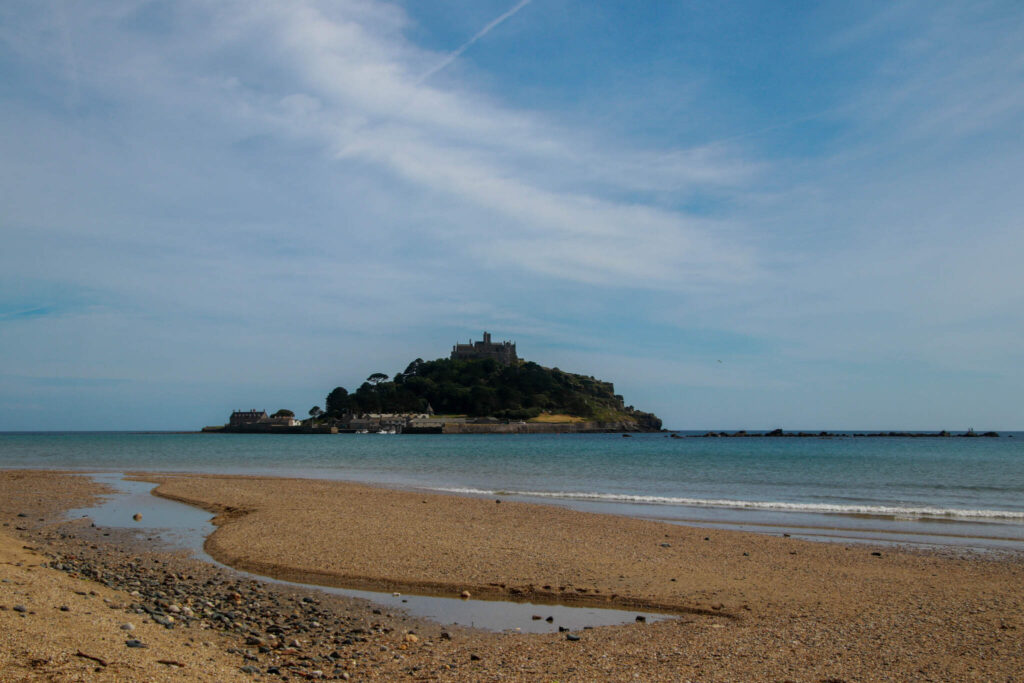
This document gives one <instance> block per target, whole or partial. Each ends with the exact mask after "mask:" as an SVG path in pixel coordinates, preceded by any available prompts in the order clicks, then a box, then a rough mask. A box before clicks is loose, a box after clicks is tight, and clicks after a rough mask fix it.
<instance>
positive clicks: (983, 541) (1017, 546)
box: [0, 432, 1024, 553]
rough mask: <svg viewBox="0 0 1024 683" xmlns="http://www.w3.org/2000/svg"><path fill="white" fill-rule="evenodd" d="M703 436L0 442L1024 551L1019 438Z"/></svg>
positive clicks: (46, 456)
mask: <svg viewBox="0 0 1024 683" xmlns="http://www.w3.org/2000/svg"><path fill="white" fill-rule="evenodd" d="M700 433H703V432H700ZM700 433H688V432H679V434H680V435H681V436H683V438H670V437H669V436H668V435H667V434H665V433H655V434H635V435H632V436H631V437H630V438H623V436H622V435H621V434H551V435H401V434H386V435H385V434H339V435H314V434H309V435H305V434H302V435H295V434H289V435H264V434H194V433H137V432H41V433H25V432H18V433H0V468H44V469H61V470H69V469H70V470H78V471H82V472H90V473H98V474H103V475H106V476H109V475H110V473H120V472H131V471H151V472H152V471H163V472H203V473H223V474H258V475H272V476H288V477H303V478H313V479H332V480H345V481H354V482H364V483H371V484H382V485H387V486H392V487H398V488H402V489H411V490H420V491H432V492H438V493H449V494H454V495H464V496H478V497H488V498H496V499H507V500H522V501H528V502H539V503H546V504H554V505H562V506H567V507H570V508H574V509H578V510H585V511H593V512H600V513H610V514H618V515H627V516H633V517H641V518H648V519H657V520H664V521H668V522H673V523H678V524H686V525H692V526H698V527H703V528H707V529H709V530H713V529H740V530H746V531H753V532H757V533H765V534H774V535H789V536H792V537H797V538H806V539H812V540H821V541H827V542H840V543H872V544H879V543H880V544H896V545H909V546H929V547H936V546H938V547H955V548H973V549H979V550H982V551H1008V552H1013V553H1019V552H1022V551H1024V432H1002V433H1000V436H999V437H998V438H981V437H979V438H959V437H950V438H938V437H885V438H875V437H866V436H836V437H821V438H818V437H812V438H787V437H783V438H778V437H774V438H773V437H745V438H701V437H700V436H698V434H700Z"/></svg>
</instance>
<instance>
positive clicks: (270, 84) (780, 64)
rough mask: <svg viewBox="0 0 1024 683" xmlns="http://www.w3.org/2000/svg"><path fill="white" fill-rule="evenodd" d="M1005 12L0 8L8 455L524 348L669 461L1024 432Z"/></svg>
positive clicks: (1018, 40)
mask: <svg viewBox="0 0 1024 683" xmlns="http://www.w3.org/2000/svg"><path fill="white" fill-rule="evenodd" d="M1022 217H1024V4H1021V3H1020V2H1019V1H1017V0H1010V1H1007V2H1000V1H991V2H970V3H966V2H943V1H941V0H922V1H920V2H917V1H907V2H890V1H885V2H868V1H865V2H857V3H848V2H838V1H837V2H823V3H817V2H815V3H812V2H788V3H779V2H769V1H767V0H766V1H764V2H757V1H742V0H738V1H737V2H731V3H718V2H710V1H707V2H697V1H682V0H681V1H679V2H672V3H653V2H652V3H638V2H626V1H616V2H613V1H610V0H597V1H587V2H581V1H579V0H473V1H472V2H470V1H468V0H431V1H430V2H423V1H414V0H406V1H401V0H396V1H393V2H385V1H381V0H330V1H323V2H318V1H315V0H292V1H290V2H278V1H271V0H237V1H234V0H223V1H219V2H208V1H205V0H174V1H173V2H170V1H167V2H165V1H156V0H154V1H143V0H109V1H106V0H97V1H95V2H74V1H72V0H67V1H57V0H54V1H49V0H38V1H33V2H18V1H15V2H5V3H2V4H0V240H2V241H0V244H2V247H0V430H48V429H69V430H79V429H82V430H88V429H139V430H147V429H169V430H177V429H195V428H198V427H201V426H203V425H206V424H220V423H223V422H225V421H226V420H227V417H228V415H229V414H230V412H231V410H233V409H249V408H257V409H264V408H265V409H267V410H268V411H273V410H276V409H278V408H290V409H292V410H294V411H295V412H296V413H297V414H299V415H305V414H306V413H307V411H308V410H309V409H310V408H311V407H312V406H314V405H320V406H322V405H323V401H324V397H325V395H326V394H327V392H328V391H330V390H331V389H332V388H334V387H335V386H339V385H340V386H345V387H347V388H349V389H350V390H353V389H355V388H356V387H357V386H358V385H359V384H361V383H362V382H363V381H364V379H365V378H366V377H367V376H368V375H369V374H370V373H372V372H377V371H380V372H385V373H387V374H393V373H395V372H397V371H401V370H403V369H404V368H405V366H406V365H407V364H408V363H409V361H411V360H412V359H414V358H417V357H421V358H424V359H431V358H439V357H446V356H447V355H448V353H449V352H450V350H451V346H452V345H453V344H454V343H455V342H465V341H468V340H469V339H470V338H474V339H479V338H480V336H481V333H482V332H483V331H484V330H487V331H489V332H491V333H492V335H493V336H494V338H496V339H499V340H500V339H510V340H514V341H515V342H516V343H517V344H518V350H519V354H520V356H522V357H525V358H527V359H529V360H533V361H536V362H538V363H540V364H541V365H545V366H549V367H559V368H561V369H563V370H567V371H571V372H579V373H582V374H587V375H594V376H596V377H598V378H601V379H605V380H608V381H612V382H614V383H615V386H616V390H617V391H619V392H620V393H622V394H624V395H625V397H626V401H627V402H628V403H632V404H633V405H635V406H637V407H638V408H641V409H643V410H648V411H653V412H655V413H657V414H658V415H659V416H660V417H662V418H663V420H664V422H665V424H666V426H668V427H672V428H680V429H685V428H690V429H704V428H707V429H739V428H746V429H771V428H775V427H782V428H784V429H940V428H947V429H966V428H968V427H974V428H976V429H1015V428H1016V429H1024V402H1022V400H1021V396H1022V393H1021V387H1024V314H1022V312H1024V274H1022V269H1021V266H1020V262H1021V258H1022V256H1021V255H1022V254H1024V218H1022Z"/></svg>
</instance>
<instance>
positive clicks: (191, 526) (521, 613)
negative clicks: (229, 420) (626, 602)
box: [68, 473, 674, 633]
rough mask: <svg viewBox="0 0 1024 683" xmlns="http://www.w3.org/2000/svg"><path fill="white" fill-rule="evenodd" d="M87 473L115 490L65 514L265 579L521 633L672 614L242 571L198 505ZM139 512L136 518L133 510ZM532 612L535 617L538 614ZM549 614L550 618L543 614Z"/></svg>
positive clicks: (144, 485) (145, 485)
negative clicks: (210, 550) (220, 554)
mask: <svg viewBox="0 0 1024 683" xmlns="http://www.w3.org/2000/svg"><path fill="white" fill-rule="evenodd" d="M91 476H92V478H93V479H94V480H95V481H97V482H100V483H103V484H107V485H108V486H110V487H111V488H113V489H116V491H117V493H114V494H112V495H108V496H107V497H106V500H104V501H103V502H102V503H100V504H99V505H96V506H95V507H91V508H78V509H76V510H70V511H69V512H68V517H69V518H70V519H76V518H79V517H89V518H90V519H92V521H93V523H94V524H95V525H96V526H97V527H100V528H115V529H133V530H135V531H138V532H140V533H142V534H144V535H147V534H148V535H149V536H150V537H151V538H159V539H160V541H161V542H163V543H164V544H166V545H167V546H168V547H170V548H172V549H179V550H187V551H190V552H192V553H193V554H194V555H195V556H196V557H197V558H198V559H200V560H203V561H204V562H209V563H211V564H215V565H218V566H221V567H226V568H227V569H230V570H231V571H234V572H237V573H239V574H242V575H244V576H247V577H251V578H256V579H260V580H262V581H266V582H269V583H278V584H285V585H291V586H302V587H306V588H314V589H316V590H321V591H324V592H326V593H331V594H334V595H344V596H347V597H352V598H362V599H365V600H369V601H370V602H373V603H375V604H378V605H381V606H383V607H388V608H391V609H396V610H403V611H405V612H406V613H408V614H409V615H410V616H414V617H420V618H424V619H430V620H432V621H435V622H438V623H440V624H458V625H461V626H472V627H476V628H483V629H488V630H491V631H521V632H523V633H550V632H554V631H558V628H559V627H563V628H567V629H569V630H571V631H577V630H580V629H583V628H586V627H591V626H612V625H616V624H626V623H631V622H635V621H636V620H637V617H643V618H644V620H646V621H647V622H652V621H659V620H662V619H671V618H673V616H674V615H670V614H659V613H653V612H635V611H626V610H617V609H603V608H598V607H567V606H565V605H551V604H536V603H530V602H511V601H502V600H474V599H470V600H463V599H457V598H441V597H435V596H428V595H413V594H405V593H403V594H400V595H396V594H393V593H379V592H374V591H363V590H353V589H348V588H334V587H329V586H318V585H314V584H302V583H295V582H291V581H281V580H278V579H273V578H270V577H266V576H260V575H256V574H250V573H248V572H242V571H239V570H237V569H234V568H232V567H229V566H227V565H223V564H221V563H220V562H217V561H216V560H215V559H213V558H212V557H211V556H210V555H208V554H207V553H206V551H204V550H203V543H204V542H205V540H206V538H207V537H208V536H209V535H210V534H212V533H213V532H214V530H215V529H216V527H215V526H214V525H213V524H212V523H211V521H210V519H211V515H210V513H208V512H207V511H205V510H202V509H200V508H196V507H192V506H190V505H185V504H184V503H178V502H176V501H172V500H167V499H166V498H160V497H158V496H155V495H153V494H152V491H153V489H155V488H156V484H151V483H149V482H144V481H131V480H127V479H124V478H123V474H121V473H103V474H92V475H91ZM136 514H140V515H141V516H142V517H141V519H140V520H139V521H135V519H134V518H133V516H134V515H136ZM536 617H540V618H539V619H537V618H536ZM549 618H550V620H548V619H549Z"/></svg>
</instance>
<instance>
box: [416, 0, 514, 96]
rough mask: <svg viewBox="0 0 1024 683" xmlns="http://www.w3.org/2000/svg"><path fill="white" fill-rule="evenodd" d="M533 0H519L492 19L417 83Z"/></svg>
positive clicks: (419, 81) (449, 62)
mask: <svg viewBox="0 0 1024 683" xmlns="http://www.w3.org/2000/svg"><path fill="white" fill-rule="evenodd" d="M531 2H533V0H519V2H518V3H516V5H515V7H513V8H512V9H510V10H509V11H507V12H505V13H504V14H502V15H501V16H500V17H498V18H497V19H495V20H494V21H492V22H491V23H489V24H487V25H486V26H484V27H483V28H482V29H480V30H479V31H477V32H476V35H474V36H473V37H472V38H470V39H469V40H467V41H466V42H465V43H463V44H462V45H461V46H460V47H459V48H458V49H457V50H455V51H454V52H451V53H449V54H448V55H447V56H446V57H445V58H444V59H442V60H441V62H440V63H439V64H437V65H436V66H434V67H433V68H432V69H430V70H429V71H427V73H425V74H423V75H422V76H420V77H419V78H417V79H416V85H419V84H420V83H422V82H423V81H425V80H427V79H428V78H430V77H431V76H433V75H434V74H436V73H437V72H438V71H440V70H441V69H443V68H445V67H446V66H448V65H449V64H451V63H452V62H454V61H455V60H456V59H458V58H459V55H461V54H462V53H463V52H465V51H466V50H468V49H469V48H470V47H471V46H472V45H473V43H475V42H476V41H478V40H480V39H481V38H483V37H484V36H486V35H487V34H488V33H490V32H491V31H493V30H494V29H495V28H496V27H497V26H499V25H500V24H501V23H502V22H504V21H505V20H506V19H508V18H509V17H511V16H512V15H513V14H515V13H516V12H518V11H519V10H521V9H523V8H524V7H526V6H527V5H529V4H530V3H531Z"/></svg>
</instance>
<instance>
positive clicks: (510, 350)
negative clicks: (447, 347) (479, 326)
mask: <svg viewBox="0 0 1024 683" xmlns="http://www.w3.org/2000/svg"><path fill="white" fill-rule="evenodd" d="M484 358H493V359H494V360H496V361H498V362H499V363H501V364H502V365H512V363H515V362H516V361H517V360H518V359H519V356H517V355H516V345H515V343H514V342H510V341H503V342H492V341H491V333H490V332H484V339H483V341H477V342H475V341H473V340H472V339H471V340H470V341H469V343H468V344H456V345H455V346H453V347H452V360H482V359H484Z"/></svg>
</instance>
